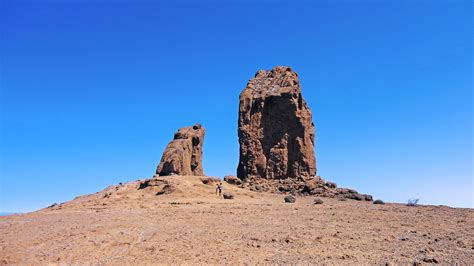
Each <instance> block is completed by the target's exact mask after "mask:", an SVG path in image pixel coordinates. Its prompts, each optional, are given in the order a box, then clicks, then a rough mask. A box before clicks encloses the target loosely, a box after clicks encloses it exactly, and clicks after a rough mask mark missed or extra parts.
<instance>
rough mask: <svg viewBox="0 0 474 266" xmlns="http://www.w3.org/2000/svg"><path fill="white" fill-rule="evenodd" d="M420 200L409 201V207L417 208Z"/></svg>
mask: <svg viewBox="0 0 474 266" xmlns="http://www.w3.org/2000/svg"><path fill="white" fill-rule="evenodd" d="M419 201H420V199H409V200H408V202H407V206H416V205H417V204H418V202H419Z"/></svg>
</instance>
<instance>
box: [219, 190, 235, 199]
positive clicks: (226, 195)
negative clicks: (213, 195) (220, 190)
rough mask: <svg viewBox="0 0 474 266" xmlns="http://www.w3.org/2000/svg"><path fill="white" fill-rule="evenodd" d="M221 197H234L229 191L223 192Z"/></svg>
mask: <svg viewBox="0 0 474 266" xmlns="http://www.w3.org/2000/svg"><path fill="white" fill-rule="evenodd" d="M222 197H224V199H234V195H232V193H229V192H225V193H224V194H222Z"/></svg>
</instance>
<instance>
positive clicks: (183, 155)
mask: <svg viewBox="0 0 474 266" xmlns="http://www.w3.org/2000/svg"><path fill="white" fill-rule="evenodd" d="M205 132H206V130H205V129H204V128H203V127H202V126H201V124H196V125H194V126H192V127H183V128H181V129H179V130H178V132H176V133H175V134H174V138H173V140H172V141H171V142H170V143H169V144H168V146H166V149H165V151H164V152H163V156H162V157H161V162H160V164H159V165H158V168H157V169H156V174H157V175H160V176H168V175H197V176H203V175H204V171H203V169H202V144H203V141H204V134H205Z"/></svg>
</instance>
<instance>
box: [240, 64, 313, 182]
mask: <svg viewBox="0 0 474 266" xmlns="http://www.w3.org/2000/svg"><path fill="white" fill-rule="evenodd" d="M238 134H239V143H240V160H239V165H238V168H237V176H238V177H239V178H240V179H242V180H247V179H255V178H257V179H258V178H264V179H268V180H275V179H286V178H305V177H314V176H316V159H315V155H314V124H313V122H312V114H311V111H310V110H309V108H308V106H307V104H306V102H305V100H304V99H303V96H302V95H301V87H300V82H299V80H298V75H297V74H296V73H295V72H293V71H292V70H291V68H289V67H284V66H278V67H275V68H273V69H272V70H270V71H265V70H260V71H258V72H257V73H256V74H255V77H254V78H253V79H251V80H250V81H249V82H248V84H247V87H246V88H245V89H244V90H243V91H242V93H241V94H240V106H239V125H238Z"/></svg>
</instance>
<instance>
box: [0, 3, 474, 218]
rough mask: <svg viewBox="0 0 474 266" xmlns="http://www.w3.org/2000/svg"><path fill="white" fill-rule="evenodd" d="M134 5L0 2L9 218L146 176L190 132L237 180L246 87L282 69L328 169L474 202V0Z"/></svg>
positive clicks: (401, 189)
mask: <svg viewBox="0 0 474 266" xmlns="http://www.w3.org/2000/svg"><path fill="white" fill-rule="evenodd" d="M61 2H63V3H61ZM64 2H67V3H64ZM130 2H133V3H127V2H126V1H121V2H118V1H97V2H96V1H16V0H15V1H14V0H3V1H2V6H1V9H0V27H1V41H0V49H1V84H0V85H1V94H0V96H1V102H0V105H1V128H0V129H1V130H0V132H1V133H0V134H1V143H0V149H1V172H0V174H1V180H0V181H1V182H0V200H1V201H0V211H5V212H12V211H17V212H25V211H32V210H36V209H38V208H41V207H45V206H47V205H49V204H52V203H54V202H63V201H67V200H71V199H72V198H74V197H75V196H77V195H82V194H86V193H93V192H96V191H99V190H101V189H103V188H105V187H106V186H108V185H112V184H117V183H119V182H124V181H129V180H135V179H141V178H146V177H150V176H151V175H152V174H153V173H154V171H155V169H156V165H157V164H158V162H159V160H160V157H161V154H162V152H163V150H164V148H165V146H166V144H167V143H168V142H169V141H170V140H171V138H172V137H173V133H174V132H175V131H176V130H177V129H178V128H179V127H182V126H187V125H192V124H194V123H196V122H200V123H202V124H203V126H204V127H206V129H207V135H206V138H205V142H204V171H205V173H206V174H207V175H211V176H219V177H222V176H224V175H227V174H235V172H236V168H237V163H238V148H239V147H238V139H237V115H238V96H239V93H240V91H241V90H242V89H243V88H244V87H245V85H246V83H247V81H248V80H249V79H250V78H251V77H253V75H254V73H255V72H256V71H257V70H258V69H270V68H272V67H274V66H276V65H288V66H291V67H292V68H293V69H294V70H295V71H297V72H298V73H299V76H300V79H301V83H302V88H303V96H304V97H305V98H306V101H307V102H308V104H309V106H310V108H311V109H312V111H313V119H314V122H315V124H316V156H317V164H318V174H319V175H321V176H323V177H324V178H326V179H327V180H331V181H335V182H336V183H338V185H340V186H343V187H351V188H355V189H357V190H358V191H360V192H363V193H370V194H373V195H374V197H375V198H381V199H383V200H385V201H395V202H406V200H407V199H409V198H420V199H421V201H420V203H424V204H445V205H450V206H458V207H473V190H474V188H473V176H472V173H473V161H472V150H473V145H472V140H473V138H472V115H473V109H472V85H473V84H472V60H473V55H472V49H473V47H472V26H473V21H472V9H473V8H472V4H471V2H470V1H420V2H416V1H390V2H385V3H378V4H376V3H375V2H376V1H366V2H364V1H319V2H318V1H315V2H313V3H309V2H306V3H300V4H295V3H289V2H283V1H277V2H270V1H263V2H260V3H259V4H256V3H250V1H247V2H240V3H239V2H236V1H233V2H232V3H224V2H227V1H221V2H220V3H219V2H216V1H201V2H199V1H192V2H186V1H180V3H177V4H176V3H174V4H173V3H172V1H162V2H156V1H155V3H152V1H150V2H140V3H137V1H130ZM377 2H383V1H377ZM428 2H431V3H428Z"/></svg>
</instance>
